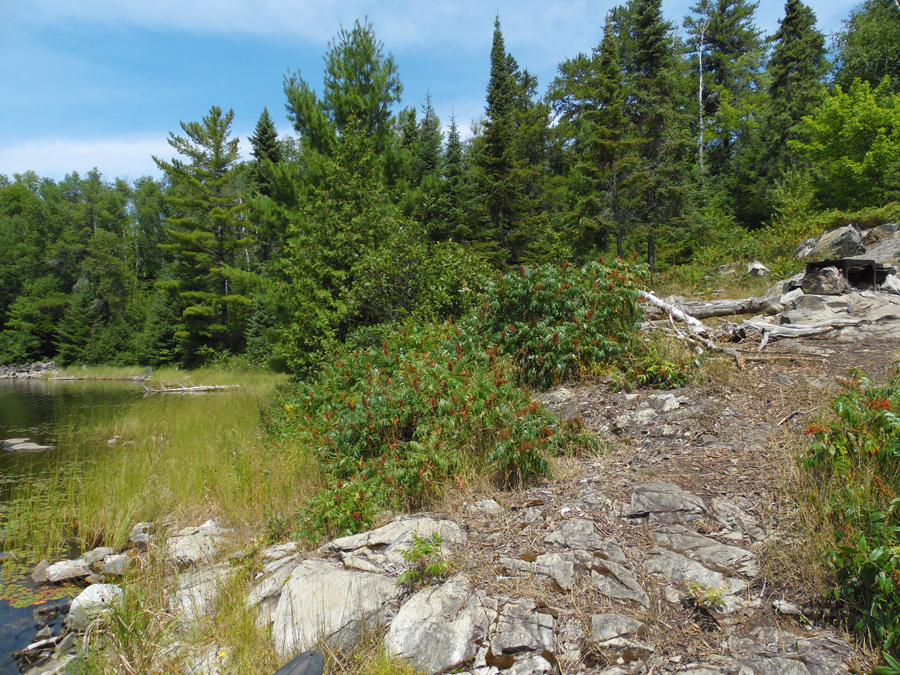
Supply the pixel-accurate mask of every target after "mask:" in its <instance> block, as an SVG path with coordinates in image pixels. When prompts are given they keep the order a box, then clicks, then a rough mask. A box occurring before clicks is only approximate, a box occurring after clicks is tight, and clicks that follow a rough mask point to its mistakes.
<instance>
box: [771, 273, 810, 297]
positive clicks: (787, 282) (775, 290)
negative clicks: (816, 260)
mask: <svg viewBox="0 0 900 675" xmlns="http://www.w3.org/2000/svg"><path fill="white" fill-rule="evenodd" d="M804 276H805V273H804V272H800V273H798V274H795V275H794V276H792V277H788V278H787V279H783V280H781V281H777V282H775V283H774V284H773V285H772V286H770V287H769V289H768V290H767V291H766V297H772V296H774V295H779V296H781V295H784V294H785V293H789V292H790V291H793V290H794V289H796V288H800V282H801V281H802V280H803V277H804Z"/></svg>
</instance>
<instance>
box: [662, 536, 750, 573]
mask: <svg viewBox="0 0 900 675" xmlns="http://www.w3.org/2000/svg"><path fill="white" fill-rule="evenodd" d="M650 536H651V537H653V539H654V541H656V542H657V543H659V544H662V545H663V546H666V547H668V548H670V549H673V550H675V551H677V552H679V553H684V554H685V555H686V556H688V557H689V558H693V559H694V560H699V561H700V562H702V563H704V564H706V565H714V566H720V567H723V568H725V569H727V570H730V571H732V572H737V573H738V574H742V575H744V576H746V577H750V578H752V577H755V576H756V575H757V574H758V573H759V567H758V565H757V563H756V554H755V553H753V552H752V551H748V550H746V549H743V548H738V547H737V546H728V545H725V544H720V543H719V542H717V541H716V540H715V539H710V538H709V537H704V536H703V535H702V534H697V533H696V532H694V531H693V530H689V529H687V528H686V527H682V526H681V525H670V526H668V527H663V528H660V529H659V530H657V531H655V532H651V533H650Z"/></svg>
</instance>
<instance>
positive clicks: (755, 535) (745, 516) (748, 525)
mask: <svg viewBox="0 0 900 675" xmlns="http://www.w3.org/2000/svg"><path fill="white" fill-rule="evenodd" d="M712 509H713V511H714V512H715V514H716V520H718V521H719V522H720V523H721V524H722V525H724V526H725V527H728V528H731V529H732V530H735V531H736V532H740V533H742V534H746V535H747V536H748V537H750V539H751V540H752V541H762V540H763V539H765V538H766V533H765V532H764V531H763V530H762V529H761V528H760V527H759V520H758V519H757V518H756V517H755V516H751V515H750V514H749V513H747V512H746V511H745V510H744V509H742V508H741V507H740V506H738V505H737V504H735V503H733V502H730V501H728V500H726V499H713V500H712Z"/></svg>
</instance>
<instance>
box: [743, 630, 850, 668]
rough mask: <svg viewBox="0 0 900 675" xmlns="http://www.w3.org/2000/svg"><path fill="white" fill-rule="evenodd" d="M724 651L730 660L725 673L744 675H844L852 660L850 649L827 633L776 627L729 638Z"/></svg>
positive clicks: (843, 642)
mask: <svg viewBox="0 0 900 675" xmlns="http://www.w3.org/2000/svg"><path fill="white" fill-rule="evenodd" d="M728 649H729V652H730V653H731V655H732V657H733V659H734V661H733V663H732V664H731V668H729V671H737V670H739V671H740V672H741V673H742V674H743V673H746V674H747V675H750V674H751V673H755V674H757V675H781V674H790V675H795V674H796V675H846V674H847V673H849V672H851V669H850V667H849V665H850V664H851V663H852V662H853V659H854V651H853V648H852V647H851V646H850V645H849V644H847V643H846V642H845V641H843V640H841V639H839V638H837V637H836V636H834V635H833V634H831V633H818V634H814V635H803V636H801V635H796V634H794V633H788V632H782V631H780V630H778V629H777V628H759V629H757V630H756V631H755V632H754V633H753V634H751V636H750V637H749V638H744V639H738V638H733V637H732V638H729V640H728ZM853 672H858V667H856V666H855V665H854V670H853Z"/></svg>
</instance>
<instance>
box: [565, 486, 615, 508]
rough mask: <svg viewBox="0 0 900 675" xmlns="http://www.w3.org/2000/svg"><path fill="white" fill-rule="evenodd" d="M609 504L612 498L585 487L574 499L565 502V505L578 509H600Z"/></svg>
mask: <svg viewBox="0 0 900 675" xmlns="http://www.w3.org/2000/svg"><path fill="white" fill-rule="evenodd" d="M611 506H612V500H610V498H609V497H607V496H606V494H605V493H604V492H601V491H600V490H597V489H595V488H585V489H584V490H582V491H581V492H579V493H578V497H577V498H576V499H574V500H572V501H571V502H568V503H566V504H565V507H567V508H570V509H578V510H579V511H602V510H604V509H605V508H608V507H611Z"/></svg>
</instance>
